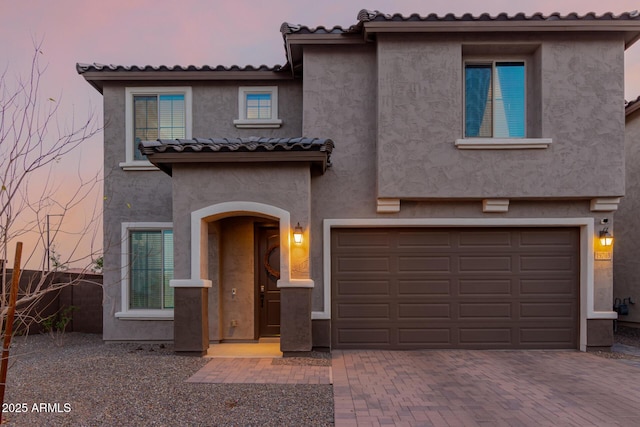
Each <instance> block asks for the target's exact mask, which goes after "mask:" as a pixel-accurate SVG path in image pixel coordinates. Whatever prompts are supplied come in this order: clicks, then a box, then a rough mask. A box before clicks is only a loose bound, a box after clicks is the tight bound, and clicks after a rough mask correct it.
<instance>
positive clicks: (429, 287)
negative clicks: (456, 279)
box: [398, 280, 451, 297]
mask: <svg viewBox="0 0 640 427" xmlns="http://www.w3.org/2000/svg"><path fill="white" fill-rule="evenodd" d="M450 294H451V281H450V280H398V295H399V296H416V297H417V296H421V295H425V296H428V295H432V296H436V295H440V296H448V295H450Z"/></svg>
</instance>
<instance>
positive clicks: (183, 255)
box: [78, 10, 640, 354]
mask: <svg viewBox="0 0 640 427" xmlns="http://www.w3.org/2000/svg"><path fill="white" fill-rule="evenodd" d="M357 19H358V21H357V23H356V24H355V25H353V26H351V27H349V28H346V29H345V28H340V27H334V28H331V29H327V28H324V27H319V28H315V29H312V28H308V27H306V26H298V25H290V24H286V23H285V24H283V25H282V27H281V32H282V34H283V37H284V43H285V50H286V60H287V63H286V65H284V66H282V67H260V68H253V67H245V68H240V67H236V66H233V67H229V68H227V67H222V66H218V67H208V66H205V67H194V66H185V67H179V66H176V67H166V66H162V67H157V68H155V67H150V66H146V67H136V66H133V67H124V66H105V65H98V64H92V65H83V64H79V65H78V72H79V73H80V74H81V75H82V76H83V77H84V78H85V79H86V80H87V81H88V82H89V83H90V84H91V85H93V86H94V87H95V88H96V89H97V90H98V91H100V93H102V94H103V97H104V114H105V123H106V128H105V133H104V162H105V184H104V185H105V187H104V193H105V205H104V245H105V254H104V266H105V269H104V283H105V290H104V292H105V305H104V339H105V340H107V341H123V340H154V341H159V340H173V341H174V344H175V349H176V350H177V351H179V352H191V353H194V354H202V353H203V352H205V351H206V350H207V348H208V346H209V344H210V343H216V342H221V341H256V340H258V339H260V338H261V337H267V336H280V345H281V349H282V351H284V352H285V353H286V352H295V351H307V350H310V349H311V348H312V346H313V347H331V348H377V349H413V348H499V349H506V348H524V349H538V348H578V349H581V350H585V349H586V348H587V347H601V346H610V345H611V343H612V321H613V319H615V317H616V313H615V312H613V311H612V307H611V302H612V297H613V295H612V289H613V285H612V269H613V268H612V255H611V254H612V246H611V242H610V239H609V237H611V236H613V237H614V239H615V235H614V232H613V231H614V227H613V224H614V211H615V210H616V208H617V206H618V202H619V200H620V197H621V196H623V195H624V189H625V182H624V160H625V151H624V126H625V122H624V104H623V99H624V98H623V86H624V79H623V75H624V51H625V49H626V48H628V47H629V46H631V45H632V44H633V43H634V42H635V41H636V39H637V38H638V37H639V36H640V18H638V16H637V14H633V13H632V14H629V13H624V14H622V15H619V16H614V15H612V14H605V15H594V14H588V15H585V16H577V15H575V14H571V15H567V16H561V15H558V14H552V15H548V16H545V15H541V14H536V15H533V16H525V15H522V14H518V15H515V16H507V15H504V14H502V15H499V16H496V17H491V16H488V15H481V16H471V15H468V14H467V15H463V16H461V17H457V16H453V15H446V16H436V15H428V16H425V17H422V16H418V15H411V16H400V15H385V14H382V13H379V12H370V11H366V10H363V11H361V12H360V13H359V14H358V18H357ZM601 238H602V239H601Z"/></svg>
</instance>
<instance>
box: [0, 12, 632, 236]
mask: <svg viewBox="0 0 640 427" xmlns="http://www.w3.org/2000/svg"><path fill="white" fill-rule="evenodd" d="M362 8H367V9H371V10H380V11H381V12H384V13H396V12H397V13H402V14H405V15H409V14H411V13H419V14H420V15H427V14H429V13H437V14H446V13H454V14H456V15H461V14H463V13H466V12H469V13H472V14H475V15H479V14H481V13H484V12H487V13H490V14H491V15H496V14H498V13H500V12H507V13H509V14H515V13H518V12H524V13H526V14H532V13H535V12H542V13H544V14H549V13H552V12H560V13H562V14H566V13H570V12H577V13H579V14H584V13H587V12H596V13H598V14H601V13H604V12H609V11H610V12H613V13H615V14H620V13H623V12H629V11H632V10H635V9H639V8H640V3H638V1H637V0H615V1H614V2H603V1H602V0H562V1H561V2H559V1H557V0H517V1H513V0H486V1H484V2H479V1H471V0H430V1H425V0H420V1H417V0H395V1H392V0H368V1H361V2H360V1H357V2H356V1H344V0H323V1H305V0H271V1H268V2H267V1H265V2H259V1H255V0H182V1H180V2H178V1H174V0H109V1H100V2H98V1H90V0H85V1H80V0H55V1H52V0H20V1H10V0H1V1H0V40H2V43H0V70H5V69H9V70H10V71H9V76H13V75H16V74H22V73H25V72H26V71H27V70H28V66H29V61H30V58H31V54H32V51H33V40H43V43H44V44H43V52H44V55H43V63H46V64H48V69H47V73H46V75H45V78H44V82H43V92H42V95H43V98H45V99H47V98H49V97H51V98H54V99H56V100H59V99H61V101H60V102H61V110H62V111H63V112H64V114H63V116H62V117H61V120H62V121H69V120H70V117H72V116H73V115H75V117H76V118H84V117H86V111H87V109H89V108H96V109H97V110H98V113H99V114H100V116H101V114H102V97H101V95H100V94H99V93H98V92H97V91H96V90H95V89H93V88H92V87H91V86H90V85H89V84H87V83H86V82H85V81H84V79H83V78H82V77H81V76H79V75H78V74H77V73H76V71H75V64H76V62H89V63H91V62H98V63H104V64H117V65H147V64H150V65H176V64H179V65H234V64H237V65H247V64H251V65H261V64H267V65H275V64H284V62H285V57H284V47H283V41H282V36H281V35H280V32H279V28H280V24H281V23H282V22H284V21H286V22H289V23H293V24H303V25H307V26H310V27H315V26H319V25H324V26H328V27H331V26H334V25H342V26H349V25H352V24H354V23H356V15H357V13H358V11H359V10H360V9H362ZM625 60H626V63H625V67H626V78H625V96H626V98H627V99H628V100H631V99H635V98H636V97H637V96H638V95H640V43H637V44H636V45H634V46H632V47H631V48H630V49H629V50H628V51H627V53H626V57H625ZM101 143H102V137H101V136H99V137H98V138H94V139H93V140H90V141H87V142H86V144H84V146H83V147H82V151H81V152H78V153H77V154H76V155H75V156H73V157H69V158H68V159H65V161H63V162H61V163H60V165H58V168H57V170H56V171H55V172H56V175H57V179H59V180H60V182H66V181H68V180H72V179H75V176H76V175H77V170H78V169H80V171H81V172H82V173H84V174H90V173H92V172H93V171H97V170H99V169H101V165H102V147H101ZM79 159H81V160H79ZM78 165H80V166H78ZM69 170H70V171H71V172H68V171H69ZM100 199H101V198H98V200H100ZM93 200H94V199H92V201H91V205H92V204H93V203H94V201H93ZM91 209H93V206H85V207H83V208H81V209H78V210H77V211H76V212H74V214H73V216H74V217H75V221H77V220H79V219H80V218H82V217H83V216H84V215H85V211H87V212H88V211H90V210H91ZM52 213H55V212H52ZM71 222H73V221H68V220H67V219H65V224H63V225H64V227H67V228H68V229H69V230H70V231H71V229H72V228H73V227H72V225H71V224H68V225H66V224H67V223H71ZM64 227H63V228H64Z"/></svg>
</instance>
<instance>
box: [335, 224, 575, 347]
mask: <svg viewBox="0 0 640 427" xmlns="http://www.w3.org/2000/svg"><path fill="white" fill-rule="evenodd" d="M331 250H332V262H331V265H332V267H331V269H332V271H331V274H332V296H331V298H332V307H331V312H332V322H331V336H332V338H331V340H332V346H333V347H334V348H378V349H411V348H486V349H490V348H500V349H505V348H576V347H577V335H578V318H579V314H578V313H579V306H578V301H579V280H578V278H579V273H578V272H579V263H580V261H579V230H578V229H577V228H491V229H488V228H473V229H470V228H462V229H444V228H410V229H409V228H399V229H334V230H333V231H332V233H331Z"/></svg>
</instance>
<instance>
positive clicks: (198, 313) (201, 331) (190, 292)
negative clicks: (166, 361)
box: [171, 280, 211, 356]
mask: <svg viewBox="0 0 640 427" xmlns="http://www.w3.org/2000/svg"><path fill="white" fill-rule="evenodd" d="M191 282H196V281H191V280H172V281H171V286H172V287H173V288H174V309H173V345H174V350H175V351H176V352H177V353H181V354H184V355H193V356H203V355H205V354H206V353H207V350H208V349H209V321H208V320H209V311H208V310H209V287H211V282H210V281H198V282H204V283H201V284H199V286H193V285H194V284H195V283H191Z"/></svg>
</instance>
